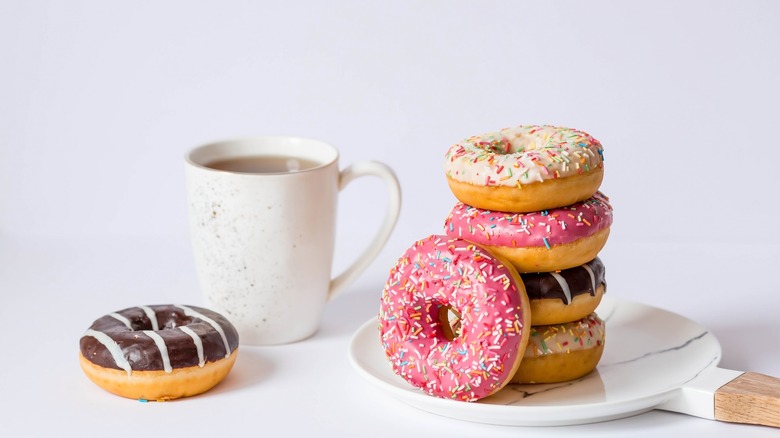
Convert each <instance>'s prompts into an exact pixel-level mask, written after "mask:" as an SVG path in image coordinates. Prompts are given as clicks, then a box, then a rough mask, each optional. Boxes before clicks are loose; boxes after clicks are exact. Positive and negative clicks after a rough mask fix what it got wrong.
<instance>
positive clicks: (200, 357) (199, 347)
mask: <svg viewBox="0 0 780 438" xmlns="http://www.w3.org/2000/svg"><path fill="white" fill-rule="evenodd" d="M179 330H181V331H183V332H184V333H186V334H188V335H189V336H190V337H191V338H192V341H193V342H194V343H195V348H196V349H197V350H198V366H199V367H201V368H203V366H204V365H205V364H206V358H205V357H204V355H203V341H202V340H201V339H200V336H198V334H197V333H195V332H194V331H193V330H192V329H191V328H189V327H187V326H181V327H179Z"/></svg>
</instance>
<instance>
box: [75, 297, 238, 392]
mask: <svg viewBox="0 0 780 438" xmlns="http://www.w3.org/2000/svg"><path fill="white" fill-rule="evenodd" d="M238 343H239V342H238V332H237V331H236V329H235V327H233V325H232V324H231V323H230V321H228V320H227V319H226V318H225V317H224V316H222V315H220V314H218V313H216V312H214V311H211V310H209V309H204V308H201V307H195V306H184V305H152V306H138V307H130V308H127V309H124V310H120V311H117V312H112V313H110V314H108V315H105V316H103V317H101V318H99V319H97V320H96V321H95V322H94V323H93V324H92V326H90V327H89V329H87V331H86V332H85V333H84V335H83V336H82V337H81V339H80V341H79V345H80V353H81V354H80V356H81V358H80V360H81V365H82V369H84V371H85V372H86V373H87V376H88V377H89V378H90V379H92V380H93V382H95V383H96V384H98V385H99V386H101V387H103V388H104V389H106V390H108V391H110V392H113V393H115V394H118V395H122V396H125V397H130V398H142V399H148V400H169V399H173V398H178V397H184V396H189V395H194V394H197V393H201V392H204V391H206V390H208V389H210V388H211V387H213V386H214V385H216V384H217V383H219V381H221V380H222V379H223V378H224V377H225V376H226V375H227V373H228V372H229V371H230V369H231V368H232V365H233V363H234V361H235V357H236V353H237V349H238ZM200 374H203V375H200Z"/></svg>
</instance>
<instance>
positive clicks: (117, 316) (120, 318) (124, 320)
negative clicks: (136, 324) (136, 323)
mask: <svg viewBox="0 0 780 438" xmlns="http://www.w3.org/2000/svg"><path fill="white" fill-rule="evenodd" d="M108 316H110V317H112V318H114V319H116V320H117V321H119V322H121V323H122V324H124V325H125V326H127V328H129V329H130V330H132V329H133V326H132V324H131V323H130V320H129V319H127V318H125V317H124V316H122V315H120V314H118V313H109V314H108Z"/></svg>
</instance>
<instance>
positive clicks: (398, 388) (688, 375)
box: [349, 297, 741, 426]
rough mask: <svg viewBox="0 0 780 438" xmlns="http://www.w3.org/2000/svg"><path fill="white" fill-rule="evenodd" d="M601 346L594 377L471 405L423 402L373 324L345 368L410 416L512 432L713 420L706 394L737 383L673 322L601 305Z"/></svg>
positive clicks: (516, 388)
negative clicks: (682, 417) (679, 415)
mask: <svg viewBox="0 0 780 438" xmlns="http://www.w3.org/2000/svg"><path fill="white" fill-rule="evenodd" d="M596 312H597V313H598V315H599V316H600V317H601V318H602V319H603V320H604V321H605V329H606V343H605V348H604V354H603V356H602V358H601V361H600V362H599V365H598V367H597V369H596V370H595V371H594V372H592V373H590V374H589V375H587V376H585V377H583V378H581V379H578V380H576V381H572V382H567V383H561V384H547V385H514V384H510V385H508V386H506V387H505V388H504V389H502V390H501V391H499V392H498V393H496V394H494V395H493V396H491V397H488V398H485V399H482V400H480V401H478V402H474V403H466V402H460V401H454V400H447V399H441V398H437V397H433V396H429V395H427V394H425V393H423V392H422V391H420V390H418V389H416V388H414V387H412V386H411V385H409V384H408V383H407V382H406V381H405V380H403V379H402V378H401V377H398V376H397V375H395V373H393V371H392V369H391V368H390V364H389V362H388V361H387V359H386V358H385V355H384V352H383V351H382V346H381V343H380V341H379V331H378V322H377V320H376V318H372V319H371V320H369V321H367V322H366V323H365V324H364V325H363V326H362V327H361V328H360V329H358V330H357V332H356V333H355V334H354V336H353V338H352V341H351V344H350V350H349V356H350V361H351V363H352V365H353V366H354V367H355V369H356V370H357V371H358V373H359V374H360V375H362V376H363V377H364V378H366V379H367V380H368V381H369V382H371V383H372V384H374V385H375V386H377V387H378V388H380V389H382V390H384V391H386V392H387V393H389V394H391V395H393V396H394V397H396V398H398V399H400V400H401V401H403V402H405V403H407V404H409V405H411V406H414V407H416V408H419V409H422V410H424V411H428V412H431V413H435V414H438V415H443V416H446V417H452V418H457V419H461V420H466V421H474V422H480V423H489V424H500V425H514V426H555V425H570V424H584V423H593V422H598V421H606V420H611V419H616V418H623V417H627V416H631V415H636V414H639V413H642V412H646V411H649V410H651V409H667V410H672V411H677V412H683V413H688V414H691V415H697V416H700V417H704V418H712V412H711V411H712V410H713V402H712V400H713V399H712V396H713V395H712V394H713V393H714V391H715V390H716V389H717V388H718V387H720V386H721V385H722V384H724V383H727V382H729V381H730V380H732V379H734V378H736V377H738V376H739V375H740V374H741V373H739V372H737V371H730V370H723V369H721V368H718V367H717V364H718V362H719V361H720V358H721V348H720V344H719V343H718V341H717V339H716V338H715V336H714V335H713V334H712V333H710V332H709V331H708V330H707V329H705V328H704V327H701V326H700V325H698V324H696V323H695V322H693V321H691V320H689V319H687V318H684V317H682V316H680V315H678V314H675V313H672V312H669V311H666V310H663V309H659V308H656V307H651V306H647V305H643V304H638V303H634V302H629V301H619V300H614V299H610V298H609V297H604V300H603V301H602V303H601V305H600V306H599V308H598V309H597V310H596Z"/></svg>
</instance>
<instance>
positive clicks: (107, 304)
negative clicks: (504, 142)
mask: <svg viewBox="0 0 780 438" xmlns="http://www.w3.org/2000/svg"><path fill="white" fill-rule="evenodd" d="M778 23H780V3H777V2H771V1H740V2H737V1H733V2H726V1H687V2H681V1H653V2H617V1H591V2H575V1H557V2H499V1H480V2H476V1H474V2H465V1H427V2H411V1H394V2H380V1H352V2H349V1H330V2H315V1H301V2H295V1H289V2H283V1H279V2H259V1H258V2H252V1H220V2H216V1H214V2H205V1H165V2H162V1H160V2H150V1H136V2H117V1H69V2H64V1H22V0H18V1H16V0H2V1H0V63H2V64H0V66H1V68H0V294H1V295H0V296H1V297H2V299H3V300H4V301H5V304H4V305H2V306H0V320H2V321H4V323H5V324H6V328H5V329H6V330H8V331H10V332H12V333H15V334H16V335H15V336H13V339H12V340H11V341H10V342H7V343H6V346H5V347H4V351H3V352H2V353H0V370H2V371H3V374H5V375H6V376H7V377H6V378H5V380H4V381H3V382H2V383H0V385H2V386H3V388H2V389H0V390H1V391H2V393H3V395H4V398H5V400H6V402H5V405H6V406H13V410H12V412H14V414H12V415H9V412H11V411H8V410H4V411H3V412H0V419H2V421H0V430H2V429H4V428H5V429H9V428H10V429H9V430H11V431H14V432H16V433H17V434H19V433H21V434H30V435H45V434H51V433H53V432H52V431H54V430H59V431H62V430H69V431H75V430H79V431H80V432H79V433H82V434H83V433H86V434H87V435H90V434H91V433H92V432H94V431H90V430H88V429H86V430H88V431H87V432H84V430H85V424H79V422H83V421H88V420H87V419H91V420H89V421H92V422H95V423H94V424H95V425H99V426H101V427H109V426H108V425H110V424H111V423H112V422H114V421H121V420H120V419H122V418H123V415H125V414H127V411H132V412H133V415H134V416H133V417H132V418H133V421H134V422H135V423H137V424H138V425H139V426H138V427H144V426H143V425H144V424H147V423H148V424H153V425H154V427H156V428H163V429H164V428H165V427H172V426H170V425H168V426H166V425H167V422H166V421H164V420H165V418H167V417H165V416H163V415H168V413H165V414H160V412H167V410H168V409H171V410H173V411H175V412H171V414H170V415H172V417H171V418H176V419H177V420H179V421H180V420H181V419H180V418H179V417H175V416H173V415H176V414H178V411H177V410H186V409H189V408H186V406H187V405H186V403H190V405H189V406H191V408H192V409H205V410H206V411H207V412H216V413H222V414H223V415H222V416H219V415H216V414H215V416H214V417H215V418H213V419H209V420H210V421H208V422H207V425H200V426H199V427H201V428H204V429H203V430H212V429H216V425H217V424H221V425H225V427H227V429H228V430H230V428H231V427H236V424H239V425H240V424H246V423H252V424H253V425H254V426H253V427H255V429H253V430H256V431H257V432H258V433H261V432H264V429H266V428H270V429H273V430H274V431H276V432H280V431H281V432H284V431H288V432H289V431H294V432H301V433H307V432H308V433H314V432H317V433H319V434H325V435H353V434H354V435H361V436H368V435H371V434H376V435H377V436H378V435H381V434H383V433H386V434H388V435H397V434H399V433H401V432H400V431H403V430H408V428H404V426H403V425H399V423H398V421H393V422H392V423H388V424H391V425H392V426H390V425H383V426H381V427H379V426H377V427H374V428H372V426H371V425H372V424H376V422H377V421H380V420H378V419H382V418H397V417H398V416H399V415H403V416H408V417H410V418H411V419H412V421H413V422H414V424H415V426H414V427H418V428H420V430H421V431H441V432H442V433H444V432H446V433H448V434H449V435H457V434H458V433H463V434H465V435H470V436H474V435H475V434H483V433H486V431H487V432H488V433H491V434H501V435H502V434H506V435H514V434H519V433H527V434H533V433H539V434H554V433H572V434H575V433H576V434H589V433H599V434H609V433H614V434H615V435H620V436H622V435H623V434H624V433H625V432H627V431H632V432H635V433H645V434H647V435H648V436H659V435H667V436H669V435H673V434H676V433H679V434H681V435H682V434H690V433H691V431H693V430H696V431H702V433H707V431H709V432H712V433H740V434H756V435H761V434H768V433H775V432H776V431H773V430H770V429H766V428H760V427H751V426H732V425H728V424H723V423H716V422H708V421H706V420H700V419H695V418H689V417H686V416H683V415H678V414H671V413H665V412H652V413H648V414H645V415H642V416H639V417H635V418H631V419H625V420H620V421H615V422H610V423H605V424H600V425H591V426H582V427H570V428H562V429H561V428H559V429H554V430H550V429H522V430H521V429H513V428H500V427H498V428H497V427H490V426H479V425H473V424H470V423H462V422H455V424H454V425H453V423H452V422H451V421H450V420H444V419H441V418H438V417H434V416H431V415H428V414H424V413H418V412H416V411H413V410H411V409H409V408H407V407H405V406H400V405H399V404H398V403H397V402H395V401H394V400H392V399H390V398H389V397H386V396H385V395H384V394H382V393H379V392H377V391H376V390H374V389H373V388H372V387H369V386H368V385H366V384H364V382H362V381H360V377H359V376H358V375H357V374H356V373H354V372H353V370H351V369H350V368H349V364H348V362H347V361H346V349H347V345H348V342H349V338H350V336H351V334H352V332H353V331H354V330H355V329H357V327H358V326H360V324H361V323H363V322H364V321H366V320H367V319H368V318H370V317H371V316H373V315H374V314H375V313H376V310H377V309H378V297H379V292H380V291H381V288H382V285H383V283H384V280H385V276H386V273H387V271H388V269H389V268H390V266H391V265H392V263H393V262H394V260H395V259H396V258H397V257H398V256H399V255H400V253H401V252H403V250H404V249H405V248H406V247H407V246H408V245H409V244H411V243H412V242H413V241H414V240H416V239H418V238H421V237H425V236H427V235H429V234H433V233H441V231H442V224H443V221H444V217H445V216H446V214H447V212H448V211H449V209H450V208H451V206H452V205H453V203H454V202H455V199H454V197H453V196H452V195H451V193H450V192H449V190H448V188H447V186H446V181H445V179H444V174H443V171H442V164H443V156H444V153H445V152H446V150H447V148H448V147H449V146H450V145H451V144H453V143H455V142H457V141H459V140H461V139H463V138H465V137H468V136H470V135H474V134H481V133H485V132H488V131H493V130H496V129H499V128H502V127H506V126H511V125H516V124H532V123H539V124H545V123H549V124H557V125H563V126H569V127H574V128H578V129H581V130H584V131H587V132H589V133H590V134H592V135H593V136H595V137H596V138H597V139H599V140H600V141H601V142H602V143H603V145H604V148H605V158H606V161H605V171H606V173H605V180H604V183H603V185H602V191H603V192H604V193H605V194H607V195H608V196H609V197H610V199H611V201H612V205H613V207H614V209H615V216H614V218H615V219H614V225H613V227H612V234H611V236H610V240H609V242H608V244H607V246H606V248H605V249H604V250H603V252H602V254H601V257H602V259H603V260H604V262H605V264H606V265H607V273H608V274H607V279H608V281H609V294H610V295H611V296H612V297H614V298H620V299H628V300H633V301H640V302H643V303H648V304H653V305H656V306H660V307H664V308H667V309H669V310H673V311H675V312H678V313H681V314H683V315H685V316H687V317H689V318H691V319H694V320H695V321H697V322H699V323H700V324H702V325H704V326H706V327H708V328H710V329H711V330H712V331H713V333H715V334H716V336H717V337H718V339H719V340H720V341H721V344H722V346H723V350H724V354H723V361H722V363H721V366H724V367H726V368H731V369H737V370H750V371H756V372H761V373H765V374H770V375H775V376H780V365H778V361H777V358H778V357H780V344H778V343H777V342H776V334H777V330H778V329H777V325H776V321H777V309H778V307H780V285H778V280H777V275H776V273H777V271H778V268H780V262H778V260H780V232H778V226H777V224H778V220H780V215H779V214H780V207H779V206H778V205H780V203H779V202H778V201H780V199H779V198H780V197H778V194H777V193H778V188H780V176H779V174H778V170H777V162H778V159H777V154H778V138H779V136H778V132H780V79H778V78H780V26H778ZM259 134H291V135H299V136H307V137H314V138H318V139H322V140H326V141H329V142H331V143H333V144H334V145H336V146H337V147H339V148H340V150H341V162H342V166H345V165H348V164H349V163H352V162H354V161H358V160H365V159H375V160H380V161H384V162H386V163H387V164H389V165H390V166H391V167H392V168H393V169H394V170H395V171H396V173H397V175H398V177H399V179H400V181H401V186H402V190H403V197H404V199H403V208H402V213H401V217H400V220H399V222H398V225H397V227H396V230H395V232H394V234H393V236H392V237H391V239H390V242H389V243H388V245H387V247H386V248H385V250H384V251H383V252H382V253H381V254H380V256H379V257H378V258H377V260H376V261H375V262H374V263H373V264H372V266H371V267H370V268H369V269H368V270H367V271H366V273H365V274H364V275H363V276H361V278H360V279H359V280H358V281H357V282H356V283H355V284H354V285H353V286H352V287H351V288H350V291H348V293H347V295H345V296H344V297H340V298H339V299H337V300H336V301H334V302H333V303H331V305H330V306H329V308H328V311H327V313H326V315H325V319H324V321H323V328H322V330H321V331H320V333H319V334H318V335H317V336H315V337H314V338H312V339H309V340H307V341H304V342H303V343H299V344H295V345H291V346H285V347H274V348H270V349H255V350H254V351H253V350H251V349H247V350H246V351H249V353H246V354H245V355H244V356H242V358H240V359H239V363H238V364H237V366H236V369H235V370H234V373H232V374H231V376H229V378H228V380H227V381H226V382H225V384H224V385H223V386H222V387H221V392H220V391H217V390H215V392H214V393H213V394H212V395H211V397H208V396H204V397H199V398H195V399H192V400H188V401H184V402H177V403H170V404H156V405H144V406H142V408H139V407H138V405H139V404H137V403H135V404H134V403H133V402H130V401H126V400H121V399H118V398H116V397H113V396H109V395H107V394H105V393H103V392H101V391H100V390H99V389H97V388H96V387H94V386H93V385H91V383H89V382H88V381H87V380H86V378H84V376H83V375H81V371H80V370H79V369H78V365H77V362H76V348H77V347H76V345H77V342H78V338H79V336H80V334H81V332H82V331H83V330H84V329H86V327H88V326H89V324H90V323H91V321H92V320H93V319H95V318H97V317H99V316H100V315H102V314H104V313H107V312H109V311H114V310H118V309H121V308H124V307H128V306H133V305H139V304H152V303H167V302H189V303H193V304H198V303H199V302H200V295H199V292H198V286H197V282H196V280H195V271H194V266H193V263H192V259H191V254H190V247H189V242H188V230H187V216H186V215H187V212H186V204H185V192H184V173H183V160H182V158H183V155H184V153H185V152H186V151H187V150H188V149H189V148H191V147H194V146H196V145H198V144H201V143H205V142H209V141H212V140H218V139H224V138H231V137H244V136H251V135H259ZM361 182H362V184H361ZM361 182H358V183H356V184H355V185H353V186H351V187H350V188H348V189H347V190H346V191H345V192H344V194H343V196H342V200H341V213H340V225H339V238H338V245H339V247H338V249H337V254H336V257H337V260H336V267H335V268H334V269H335V270H339V269H340V267H343V266H345V265H346V263H348V262H349V261H350V260H351V257H352V255H353V254H355V253H356V252H358V251H360V250H361V249H362V246H361V243H363V242H365V241H366V240H367V239H368V238H369V237H370V236H371V235H372V234H373V232H374V229H375V227H376V226H377V223H378V221H379V218H380V217H381V214H382V209H383V208H384V207H383V205H384V204H383V201H382V196H381V195H382V194H383V189H382V187H381V185H380V184H379V182H377V181H373V180H370V179H369V180H367V181H361ZM304 268H305V267H304V266H302V269H304ZM321 352H323V353H322V354H327V355H328V357H333V358H336V359H337V360H335V362H333V363H328V364H324V363H322V361H318V360H316V358H317V354H320V353H321ZM301 355H303V356H302V357H312V359H311V363H310V366H308V367H307V368H306V372H305V373H301V374H302V375H300V376H298V375H296V374H293V375H285V373H284V372H283V371H282V370H281V368H282V366H281V363H283V360H285V358H286V359H289V360H291V359H290V358H293V357H298V356H301ZM243 357H246V359H243ZM242 359H243V363H242V362H241V361H242ZM24 371H34V372H36V373H39V374H40V375H46V376H48V377H45V378H41V377H40V375H39V376H35V375H29V374H25V373H24ZM8 373H11V374H8ZM328 373H331V375H332V374H333V373H335V375H336V376H338V380H340V382H335V383H334V382H332V381H329V380H328ZM9 375H10V377H8V376H9ZM299 378H300V379H304V380H298V379H299ZM639 378H641V377H639ZM285 379H288V380H285ZM323 379H324V381H325V382H330V383H328V384H327V386H322V385H324V383H323ZM247 382H249V383H247ZM284 385H292V386H291V389H289V390H286V389H285V387H284ZM307 385H310V386H311V387H316V388H321V389H322V388H324V389H322V390H321V391H320V390H312V394H316V395H311V394H310V395H311V396H312V397H313V398H311V399H308V400H309V402H310V403H311V404H313V405H314V406H313V407H312V406H309V407H312V410H311V411H308V412H306V411H305V410H304V409H303V408H301V410H295V409H294V408H292V407H290V408H288V409H286V408H283V407H282V406H286V405H285V404H284V403H287V402H289V403H293V404H300V403H301V397H303V395H302V394H305V393H306V391H305V390H304V389H303V388H304V387H305V388H308V387H309V386H307ZM265 388H268V389H267V391H270V392H272V393H273V390H274V389H278V390H279V391H280V392H279V393H278V394H288V395H289V396H288V397H287V398H289V399H290V400H286V399H285V397H282V398H281V399H279V397H280V396H278V395H274V397H275V399H274V400H276V401H274V402H270V401H269V400H266V399H262V403H261V401H257V403H258V404H260V405H258V406H254V407H253V408H255V409H256V411H257V413H258V415H260V416H262V413H263V412H266V413H267V415H266V416H263V418H262V419H257V418H255V417H252V416H251V415H249V414H248V413H250V412H253V409H244V410H238V411H237V412H238V414H234V413H231V412H232V411H231V410H230V409H234V408H232V407H224V406H222V407H219V406H220V405H219V404H218V403H219V401H220V397H226V396H229V395H230V390H231V389H233V390H235V391H238V392H240V393H242V394H243V395H242V397H245V400H247V403H251V402H250V401H249V400H255V399H254V398H253V397H255V396H256V397H263V396H262V394H264V389H265ZM218 389H219V388H218ZM253 391H255V392H253ZM322 391H325V392H326V393H327V392H328V391H331V392H333V391H335V392H336V393H337V394H338V395H337V396H334V397H335V400H337V402H336V401H334V402H333V403H328V402H327V398H326V397H329V395H328V394H323V393H322ZM274 394H277V393H274ZM344 394H346V395H347V396H346V397H345V396H344ZM257 400H260V399H257ZM312 400H313V401H312ZM210 403H212V404H210ZM350 403H357V404H359V405H360V406H361V407H362V409H360V410H357V411H356V412H355V413H354V415H352V414H350V412H349V410H350V409H357V408H355V407H353V406H352V405H351V404H350ZM366 404H368V405H371V406H373V405H375V406H376V411H373V412H371V413H368V412H365V410H366V408H365V405H366ZM168 406H179V407H178V408H171V407H168ZM181 406H185V408H181ZM304 406H307V405H306V404H305V403H304ZM96 409H97V410H96ZM220 409H221V410H220ZM236 409H237V408H236ZM344 410H347V412H344ZM76 412H79V413H80V414H78V415H74V413H76ZM93 412H94V413H95V414H94V415H93V414H92V413H93ZM312 412H313V414H312ZM372 415H373V416H372ZM42 416H51V418H52V420H51V421H42V420H40V418H42ZM96 417H97V418H96ZM258 418H259V417H258ZM264 422H265V423H264ZM225 423H227V424H225ZM264 424H266V425H265V426H264ZM380 424H381V423H380ZM199 430H200V429H199ZM237 430H243V429H237ZM114 432H116V431H114ZM121 432H122V431H121V430H120V431H119V432H117V433H118V434H120V435H122V433H121ZM128 432H130V431H128Z"/></svg>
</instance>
